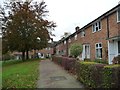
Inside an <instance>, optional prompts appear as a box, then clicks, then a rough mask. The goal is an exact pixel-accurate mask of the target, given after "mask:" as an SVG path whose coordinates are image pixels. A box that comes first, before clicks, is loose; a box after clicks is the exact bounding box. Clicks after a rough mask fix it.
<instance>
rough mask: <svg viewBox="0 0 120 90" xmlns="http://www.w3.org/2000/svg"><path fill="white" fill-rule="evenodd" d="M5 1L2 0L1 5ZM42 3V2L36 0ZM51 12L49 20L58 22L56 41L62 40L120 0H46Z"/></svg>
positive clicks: (0, 0) (55, 32)
mask: <svg viewBox="0 0 120 90" xmlns="http://www.w3.org/2000/svg"><path fill="white" fill-rule="evenodd" d="M3 1H5V0H0V4H2V2H3ZM34 1H40V0H34ZM44 1H45V2H46V5H47V9H48V10H49V19H50V20H52V21H54V22H56V24H57V27H56V28H55V31H54V32H53V33H54V34H55V35H56V37H54V38H53V39H54V41H58V40H60V38H61V36H62V35H63V34H64V32H70V33H73V32H75V27H76V26H79V27H80V28H82V27H83V26H85V25H86V24H88V23H89V22H91V21H92V20H94V19H96V18H97V17H99V16H100V15H102V14H104V13H105V12H107V11H108V10H110V9H112V8H113V7H115V6H116V5H118V2H119V1H120V0H44Z"/></svg>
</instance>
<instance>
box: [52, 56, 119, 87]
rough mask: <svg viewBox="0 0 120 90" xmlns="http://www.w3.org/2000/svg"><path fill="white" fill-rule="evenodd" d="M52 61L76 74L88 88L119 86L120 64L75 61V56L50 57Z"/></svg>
mask: <svg viewBox="0 0 120 90" xmlns="http://www.w3.org/2000/svg"><path fill="white" fill-rule="evenodd" d="M52 61H54V62H55V63H57V64H59V65H61V66H62V67H64V69H65V70H69V71H71V72H72V73H74V74H76V76H77V79H78V80H79V81H80V82H82V83H83V84H84V85H86V87H88V88H120V65H118V64H117V65H106V64H101V63H96V62H88V61H87V62H86V61H77V60H76V59H75V58H68V57H62V56H59V57H55V56H53V57H52Z"/></svg>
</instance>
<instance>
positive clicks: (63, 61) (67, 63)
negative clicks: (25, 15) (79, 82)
mask: <svg viewBox="0 0 120 90" xmlns="http://www.w3.org/2000/svg"><path fill="white" fill-rule="evenodd" d="M52 61H53V62H55V63H57V64H58V65H61V66H62V67H64V69H65V70H68V71H70V72H71V73H75V61H76V59H75V58H68V57H62V56H59V57H55V56H53V57H52Z"/></svg>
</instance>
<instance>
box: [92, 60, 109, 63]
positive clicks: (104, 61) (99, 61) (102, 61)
mask: <svg viewBox="0 0 120 90" xmlns="http://www.w3.org/2000/svg"><path fill="white" fill-rule="evenodd" d="M94 62H97V63H102V64H108V61H107V60H103V59H95V60H94Z"/></svg>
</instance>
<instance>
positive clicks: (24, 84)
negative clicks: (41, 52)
mask: <svg viewBox="0 0 120 90" xmlns="http://www.w3.org/2000/svg"><path fill="white" fill-rule="evenodd" d="M15 62H16V61H15ZM39 62H40V60H30V61H26V62H19V63H13V64H8V63H6V64H3V67H2V69H3V70H2V85H3V88H36V80H37V78H38V75H39V72H38V66H39Z"/></svg>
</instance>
